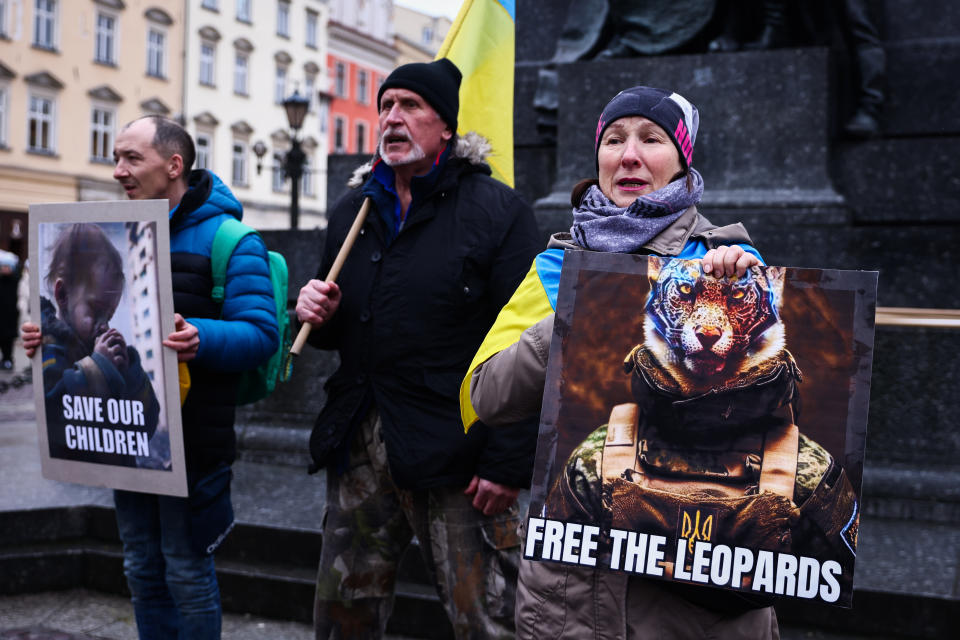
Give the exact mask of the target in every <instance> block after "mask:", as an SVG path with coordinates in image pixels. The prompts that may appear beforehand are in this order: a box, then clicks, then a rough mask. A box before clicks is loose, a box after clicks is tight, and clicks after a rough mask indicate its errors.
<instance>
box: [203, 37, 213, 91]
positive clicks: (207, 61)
mask: <svg viewBox="0 0 960 640" xmlns="http://www.w3.org/2000/svg"><path fill="white" fill-rule="evenodd" d="M215 64H216V49H215V48H214V45H213V44H211V43H209V42H201V43H200V84H205V85H207V86H209V87H214V86H216V84H217V83H216V78H215V77H214V65H215Z"/></svg>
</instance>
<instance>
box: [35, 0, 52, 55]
mask: <svg viewBox="0 0 960 640" xmlns="http://www.w3.org/2000/svg"><path fill="white" fill-rule="evenodd" d="M56 33H57V0H35V2H34V5H33V44H34V45H35V46H38V47H42V48H44V49H54V48H56V46H57V41H56Z"/></svg>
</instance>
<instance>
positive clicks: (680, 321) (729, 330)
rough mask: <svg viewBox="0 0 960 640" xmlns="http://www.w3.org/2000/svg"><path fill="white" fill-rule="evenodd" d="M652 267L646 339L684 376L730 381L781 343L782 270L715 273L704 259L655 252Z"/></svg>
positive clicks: (699, 382)
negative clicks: (721, 275)
mask: <svg viewBox="0 0 960 640" xmlns="http://www.w3.org/2000/svg"><path fill="white" fill-rule="evenodd" d="M647 273H648V276H649V278H650V294H649V296H648V298H647V304H646V317H645V322H644V330H645V343H646V344H647V346H648V347H649V348H650V350H651V351H652V352H653V353H654V355H655V356H656V357H657V359H658V360H659V361H660V362H661V364H663V365H666V366H669V367H671V368H672V371H671V373H673V375H674V376H675V377H677V379H678V380H681V381H688V382H689V383H690V384H691V385H693V386H695V387H702V386H704V385H709V384H711V383H717V382H722V381H726V380H731V379H733V378H734V377H736V376H737V375H738V374H739V373H740V372H742V371H744V370H745V369H746V368H747V367H749V366H751V365H754V364H756V363H757V362H758V361H759V360H762V359H764V358H769V357H773V356H775V355H776V354H778V353H779V352H780V350H782V349H783V346H784V341H783V324H782V322H781V320H780V313H779V308H780V299H781V296H782V292H783V280H784V270H783V269H782V268H776V267H753V268H751V269H750V270H748V271H747V273H746V274H745V275H744V276H743V277H742V278H736V277H734V278H726V277H724V278H716V277H714V276H712V275H709V274H705V273H704V272H703V269H702V264H701V262H700V261H699V260H676V259H664V258H657V257H655V256H651V257H650V258H649V260H648V267H647Z"/></svg>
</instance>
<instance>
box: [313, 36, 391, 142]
mask: <svg viewBox="0 0 960 640" xmlns="http://www.w3.org/2000/svg"><path fill="white" fill-rule="evenodd" d="M337 62H342V63H343V64H344V66H345V67H346V72H347V78H346V80H347V81H346V88H347V92H346V93H347V95H346V96H345V97H341V96H338V95H337ZM359 70H365V71H366V72H367V102H366V103H365V104H364V103H361V102H360V101H359V100H358V96H357V89H358V84H359V83H358V81H357V75H358V73H357V72H358V71H359ZM327 72H328V73H329V74H330V85H329V86H330V89H329V91H330V95H331V96H332V97H331V100H330V122H329V128H328V132H329V135H330V147H329V148H330V152H331V153H338V150H337V148H336V118H337V117H340V118H343V119H344V120H345V135H344V149H343V151H342V152H343V153H373V151H374V149H375V148H376V141H377V136H378V134H379V130H378V128H377V108H376V105H375V103H376V100H377V90H378V89H379V87H380V80H381V79H382V78H386V77H387V74H388V73H389V71H387V70H383V69H375V68H373V67H368V66H364V65H359V64H357V63H355V62H352V61H350V60H345V59H342V58H338V57H337V56H335V55H328V56H327ZM358 122H364V123H365V124H366V140H364V144H363V148H362V149H358V148H357V123H358Z"/></svg>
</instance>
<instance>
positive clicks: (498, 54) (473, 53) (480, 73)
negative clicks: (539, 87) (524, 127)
mask: <svg viewBox="0 0 960 640" xmlns="http://www.w3.org/2000/svg"><path fill="white" fill-rule="evenodd" d="M516 6H517V5H516V0H464V2H463V5H462V6H461V7H460V12H459V13H458V14H457V18H456V20H454V22H453V25H452V26H451V27H450V31H449V32H447V37H446V38H445V39H444V41H443V44H442V45H441V46H440V51H438V52H437V59H439V58H449V59H450V60H451V61H452V62H453V63H454V64H455V65H457V67H458V68H459V69H460V73H462V74H463V81H462V82H461V83H460V115H459V124H458V133H466V132H467V131H476V132H477V133H479V134H481V135H483V136H484V137H485V138H486V139H487V140H489V141H490V145H491V147H492V149H493V150H492V152H491V155H490V157H489V158H487V162H488V163H489V164H490V168H491V169H492V170H493V177H494V178H496V179H497V180H499V181H500V182H503V183H504V184H506V185H508V186H510V187H513V60H514V24H515V22H516Z"/></svg>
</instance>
